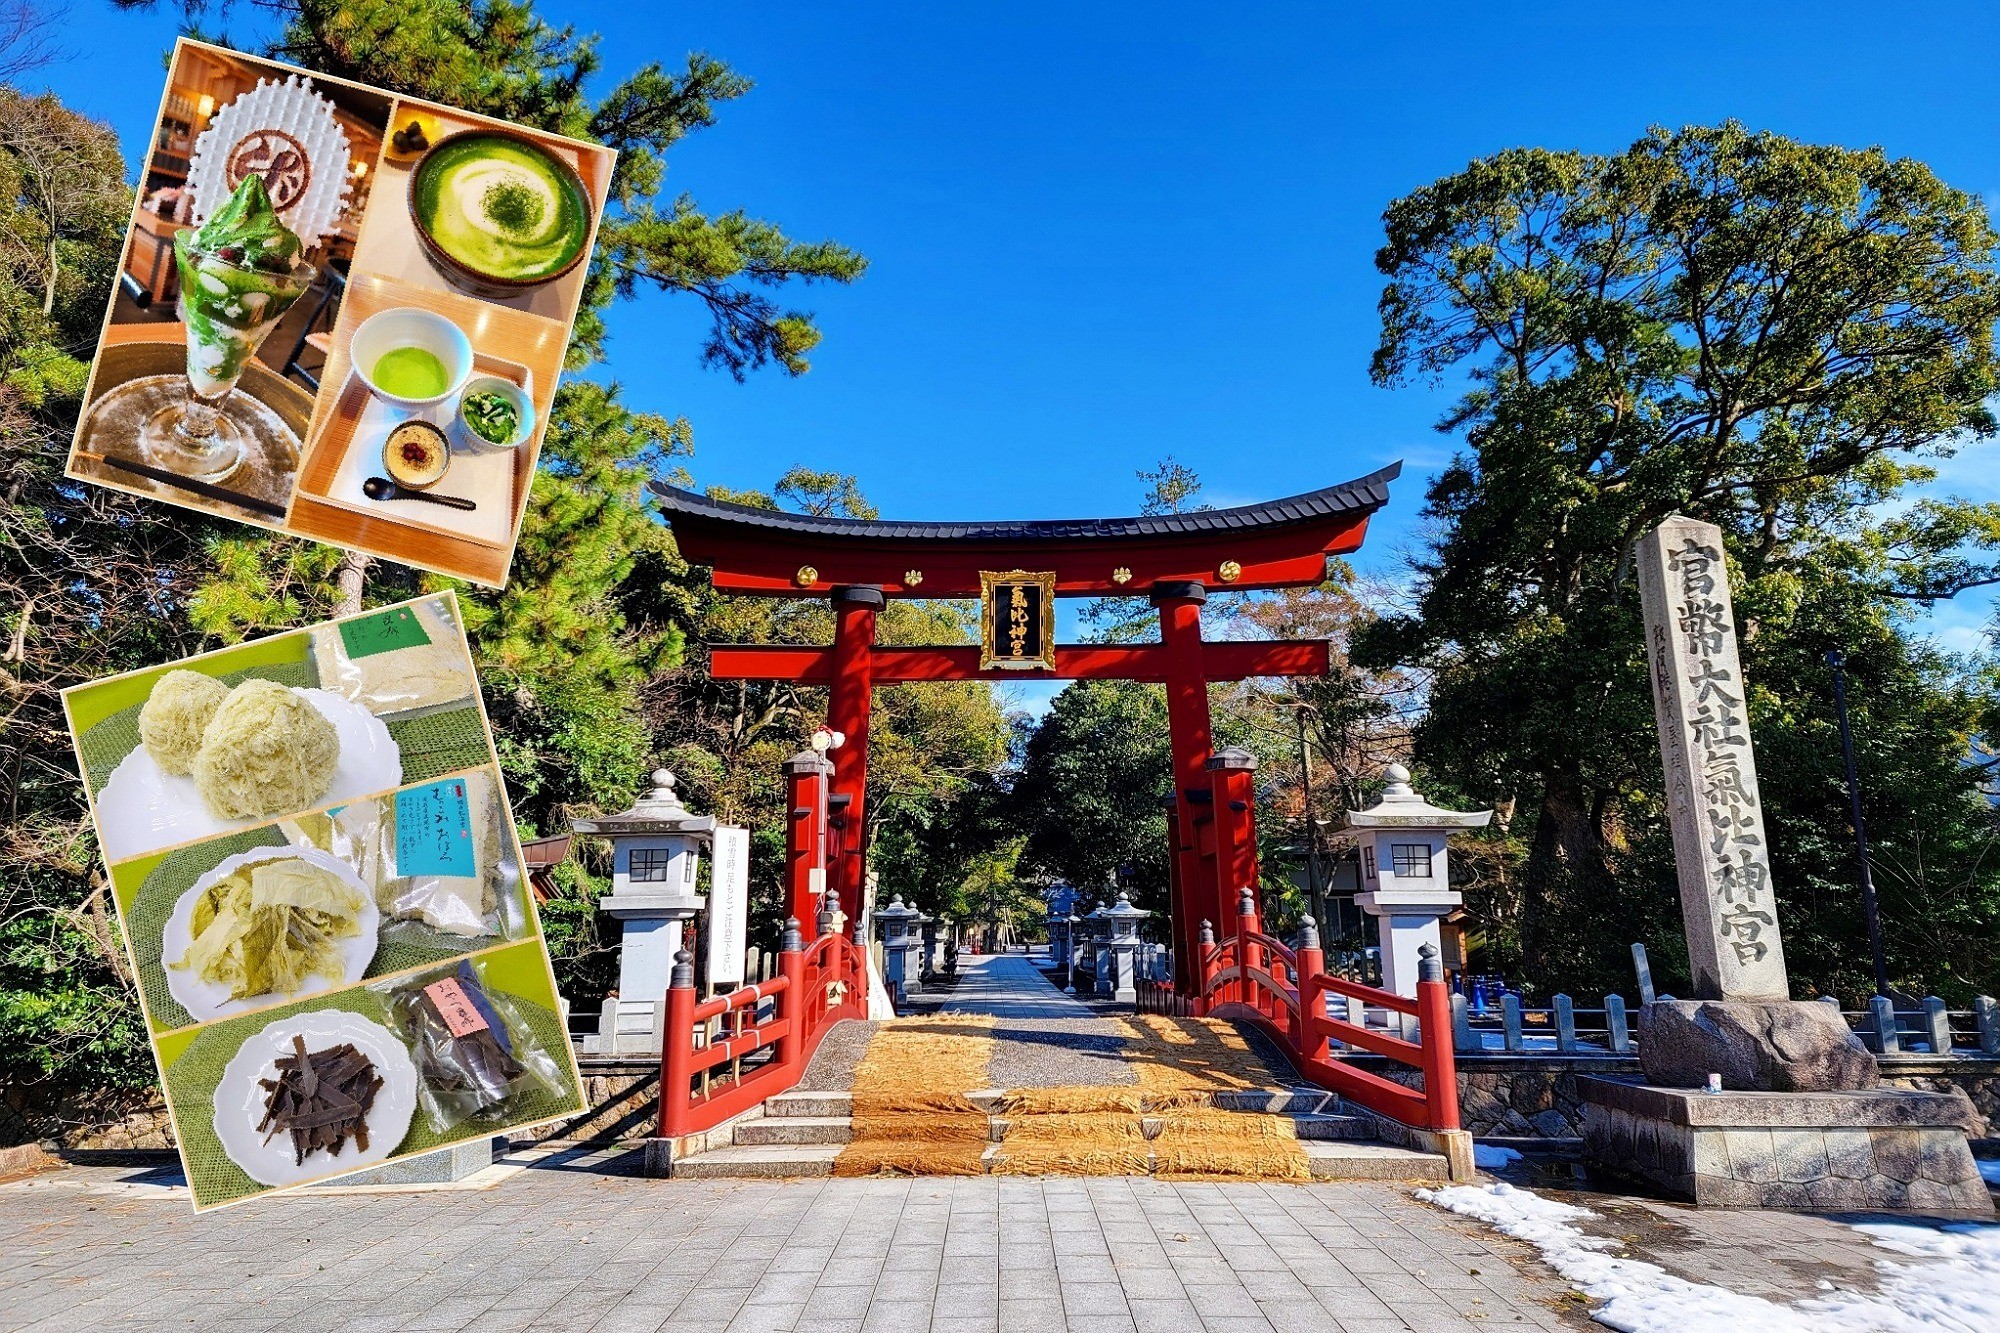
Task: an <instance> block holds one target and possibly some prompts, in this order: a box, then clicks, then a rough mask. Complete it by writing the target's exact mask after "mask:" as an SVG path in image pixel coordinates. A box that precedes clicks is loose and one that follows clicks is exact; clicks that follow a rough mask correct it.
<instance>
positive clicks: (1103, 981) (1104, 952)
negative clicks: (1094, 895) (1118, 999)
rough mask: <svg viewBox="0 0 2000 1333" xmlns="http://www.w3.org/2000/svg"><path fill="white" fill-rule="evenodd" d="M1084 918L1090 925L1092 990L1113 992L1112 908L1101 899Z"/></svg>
mask: <svg viewBox="0 0 2000 1333" xmlns="http://www.w3.org/2000/svg"><path fill="white" fill-rule="evenodd" d="M1084 920H1085V921H1086V922H1088V923H1089V927H1090V978H1091V987H1090V988H1091V992H1092V993H1093V994H1096V995H1103V996H1107V997H1108V996H1109V995H1110V994H1111V908H1110V907H1109V906H1107V905H1106V904H1105V903H1104V902H1103V901H1102V900H1100V901H1099V902H1098V904H1097V906H1096V907H1095V908H1094V909H1092V911H1091V913H1090V915H1089V916H1087V917H1085V918H1084Z"/></svg>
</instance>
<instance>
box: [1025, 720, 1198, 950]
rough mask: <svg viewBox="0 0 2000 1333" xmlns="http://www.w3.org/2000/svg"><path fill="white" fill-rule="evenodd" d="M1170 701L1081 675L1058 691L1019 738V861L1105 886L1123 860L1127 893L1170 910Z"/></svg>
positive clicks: (1152, 907)
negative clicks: (1166, 803) (1165, 804)
mask: <svg viewBox="0 0 2000 1333" xmlns="http://www.w3.org/2000/svg"><path fill="white" fill-rule="evenodd" d="M1172 767H1173V765H1172V757H1171V752H1170V749H1169V745H1168V738H1167V700H1166V695H1165V693H1164V692H1163V691H1162V690H1161V689H1160V687H1159V686H1157V685H1145V684H1140V683H1137V682H1134V681H1122V680H1083V681H1078V682H1077V683H1075V684H1074V685H1071V686H1069V687H1068V688H1067V689H1065V690H1064V691H1063V692H1062V693H1061V694H1058V695H1057V696H1056V697H1055V702H1054V703H1053V704H1051V705H1050V707H1049V711H1048V714H1047V716H1045V717H1044V718H1043V719H1042V721H1041V723H1040V725H1038V726H1037V727H1035V729H1034V730H1033V731H1032V732H1031V733H1030V734H1029V736H1028V739H1027V744H1026V745H1025V746H1024V747H1023V750H1022V757H1021V772H1020V776H1019V777H1018V778H1016V779H1015V781H1014V791H1013V796H1014V799H1013V806H1012V811H1011V822H1012V824H1013V826H1014V827H1015V828H1016V829H1018V830H1019V831H1020V832H1021V833H1022V834H1023V835H1024V836H1025V838H1026V841H1025V843H1024V844H1023V846H1022V848H1021V856H1020V868H1021V871H1022V873H1024V874H1027V875H1031V876H1046V877H1048V878H1050V879H1061V880H1065V881H1067V882H1068V883H1070V884H1072V885H1074V886H1075V887H1076V888H1078V889H1080V890H1082V891H1083V892H1085V893H1093V894H1095V893H1102V892H1106V891H1108V890H1110V889H1111V887H1112V886H1113V885H1114V884H1117V883H1119V882H1120V878H1119V876H1120V870H1121V868H1129V871H1130V876H1129V882H1130V884H1131V886H1132V888H1133V889H1134V892H1133V896H1132V901H1133V902H1134V903H1135V904H1137V905H1138V906H1140V907H1144V908H1146V909H1147V910H1148V911H1156V912H1165V911H1166V909H1167V819H1166V812H1165V810H1164V809H1163V808H1162V806H1161V797H1162V796H1164V795H1165V794H1166V792H1167V791H1168V790H1170V788H1171V786H1172V781H1173V779H1172Z"/></svg>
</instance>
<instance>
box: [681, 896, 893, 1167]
mask: <svg viewBox="0 0 2000 1333" xmlns="http://www.w3.org/2000/svg"><path fill="white" fill-rule="evenodd" d="M829 899H830V900H831V901H830V903H829V905H830V907H831V908H832V911H833V913H834V914H835V915H834V917H833V920H831V921H829V922H827V923H826V924H827V926H828V927H829V928H828V929H827V930H826V931H825V933H823V934H821V935H820V937H819V938H818V939H816V940H814V941H813V942H812V943H811V944H810V945H808V944H806V943H805V941H804V939H803V938H802V937H801V935H800V934H799V923H798V919H797V918H796V917H794V918H792V919H790V920H788V921H787V922H786V923H785V934H784V939H783V942H782V943H781V944H780V946H779V952H778V975H777V976H775V977H772V978H771V979H770V980H769V981H762V982H759V983H758V984H756V985H754V986H744V987H742V988H741V989H738V990H733V991H730V992H729V993H728V994H726V995H716V996H712V997H710V998H709V999H706V1000H697V999H696V998H695V987H694V956H693V955H692V954H690V953H689V952H688V951H687V950H685V949H683V950H682V951H681V952H680V953H679V954H678V955H676V957H675V959H674V970H673V975H672V978H671V981H670V983H669V986H668V989H667V1016H666V1024H667V1028H666V1032H665V1033H664V1034H663V1040H662V1041H661V1050H660V1137H661V1138H664V1139H677V1138H680V1137H682V1136H683V1135H688V1134H699V1133H701V1132H702V1131H703V1130H708V1129H713V1128H715V1127H716V1126H717V1125H719V1124H721V1123H722V1122H723V1121H725V1120H727V1119H729V1118H730V1117H731V1116H735V1115H740V1114H742V1113H743V1112H744V1111H747V1110H749V1109H750V1108H751V1107H753V1106H755V1105H757V1104H758V1103H759V1102H761V1101H763V1100H764V1099H765V1098H766V1097H771V1096H775V1095H776V1094H778V1093H781V1092H784V1091H786V1090H788V1089H790V1088H792V1087H794V1086H796V1085H797V1083H798V1081H799V1079H800V1078H801V1077H802V1076H803V1075H804V1074H805V1070H806V1065H807V1064H809V1063H811V1061H812V1057H813V1052H814V1051H817V1050H818V1049H819V1043H820V1039H821V1038H822V1037H824V1036H825V1035H826V1031H827V1029H828V1028H830V1027H832V1026H833V1025H834V1024H835V1023H838V1022H839V1021H840V1020H841V1019H843V1018H865V1017H867V1001H868V968H867V962H866V959H865V957H864V956H863V954H862V952H861V950H860V948H859V947H858V946H857V945H856V944H855V943H854V941H853V940H851V939H849V938H848V937H847V936H846V935H844V934H842V933H839V931H838V930H837V929H836V928H833V927H836V926H837V922H838V916H837V913H838V911H839V902H838V899H837V898H833V896H832V895H829Z"/></svg>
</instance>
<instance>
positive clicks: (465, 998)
mask: <svg viewBox="0 0 2000 1333" xmlns="http://www.w3.org/2000/svg"><path fill="white" fill-rule="evenodd" d="M424 994H425V995H426V996H428V997H429V998H430V1002H431V1003H432V1004H434V1005H436V1006H437V1011H438V1015H439V1016H440V1017H442V1018H443V1019H444V1025H445V1026H446V1027H447V1028H450V1029H451V1035H452V1036H454V1037H469V1036H471V1035H472V1034H473V1033H475V1032H484V1031H485V1030H486V1019H485V1018H484V1017H482V1016H481V1014H480V1012H479V1007H478V1006H477V1005H475V1004H473V1002H472V997H471V996H470V995H467V994H466V993H465V987H463V986H461V985H459V984H458V978H456V977H446V978H445V979H444V980H443V981H433V982H432V983H431V984H430V985H428V986H426V987H424Z"/></svg>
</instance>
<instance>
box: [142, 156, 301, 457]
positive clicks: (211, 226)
mask: <svg viewBox="0 0 2000 1333" xmlns="http://www.w3.org/2000/svg"><path fill="white" fill-rule="evenodd" d="M303 248H304V247H303V245H302V243H301V242H300V240H299V238H298V236H297V235H296V234H295V233H294V232H293V231H292V230H291V229H290V228H288V227H287V226H285V224H284V223H283V222H282V221H280V220H279V218H278V211H277V209H276V208H275V207H273V206H272V203H271V196H270V194H269V193H268V192H266V190H265V188H264V180H263V178H262V177H261V176H256V175H249V176H245V177H244V178H243V183H242V184H241V185H238V186H237V187H236V190H235V192H234V193H232V194H231V195H230V196H229V199H228V200H227V202H225V203H224V204H223V205H222V207H221V208H219V209H217V210H216V211H215V212H213V213H211V214H210V215H209V216H208V220H207V221H205V222H203V223H202V224H201V225H200V226H199V227H195V228H192V229H190V230H187V231H183V232H181V233H180V234H178V235H177V236H175V237H174V261H175V264H176V265H177V267H178V268H179V270H180V285H181V295H180V315H181V321H182V322H183V323H184V324H185V325H186V326H187V375H188V395H187V398H186V399H185V400H183V401H181V402H178V403H173V404H170V405H168V406H167V407H164V408H162V409H160V410H159V411H158V412H156V413H154V414H153V416H152V418H151V419H150V420H148V421H147V422H146V424H145V425H144V426H142V427H141V428H140V432H139V443H140V447H141V448H142V449H143V450H144V452H145V454H146V455H147V457H149V458H151V459H152V460H153V461H155V462H157V463H159V464H160V465H161V466H163V467H166V468H169V469H171V470H172V471H174V472H178V473H180V474H182V475H183V476H188V477H193V478H196V479H198V480H201V481H220V480H222V479H223V478H225V477H227V476H229V475H230V474H231V473H233V472H235V471H236V469H237V468H238V467H240V466H242V464H243V460H244V458H245V456H246V455H247V454H248V452H249V447H248V443H247V441H248V438H249V437H248V434H247V432H246V431H245V430H244V429H243V427H241V426H240V425H238V424H237V423H236V422H234V421H231V420H230V419H229V414H228V410H227V400H228V398H229V394H230V391H231V390H233V389H234V388H235V387H236V382H237V381H238V380H240V379H242V378H243V371H244V369H245V367H246V366H248V364H249V361H250V358H251V357H252V356H253V355H255V354H256V351H257V349H258V347H260V346H261V345H262V344H263V342H264V339H265V338H267V337H269V336H270V333H271V330H272V329H274V328H276V327H277V326H278V321H279V320H281V319H283V318H284V316H285V312H286V311H287V310H290V309H291V308H292V304H293V302H295V301H297V300H298V299H299V297H301V296H303V295H304V294H305V292H306V289H307V288H309V287H310V286H312V280H313V274H314V270H313V267H312V265H310V264H307V263H305V262H304V261H303V260H301V259H300V258H299V253H300V251H301V250H302V249H303Z"/></svg>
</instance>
